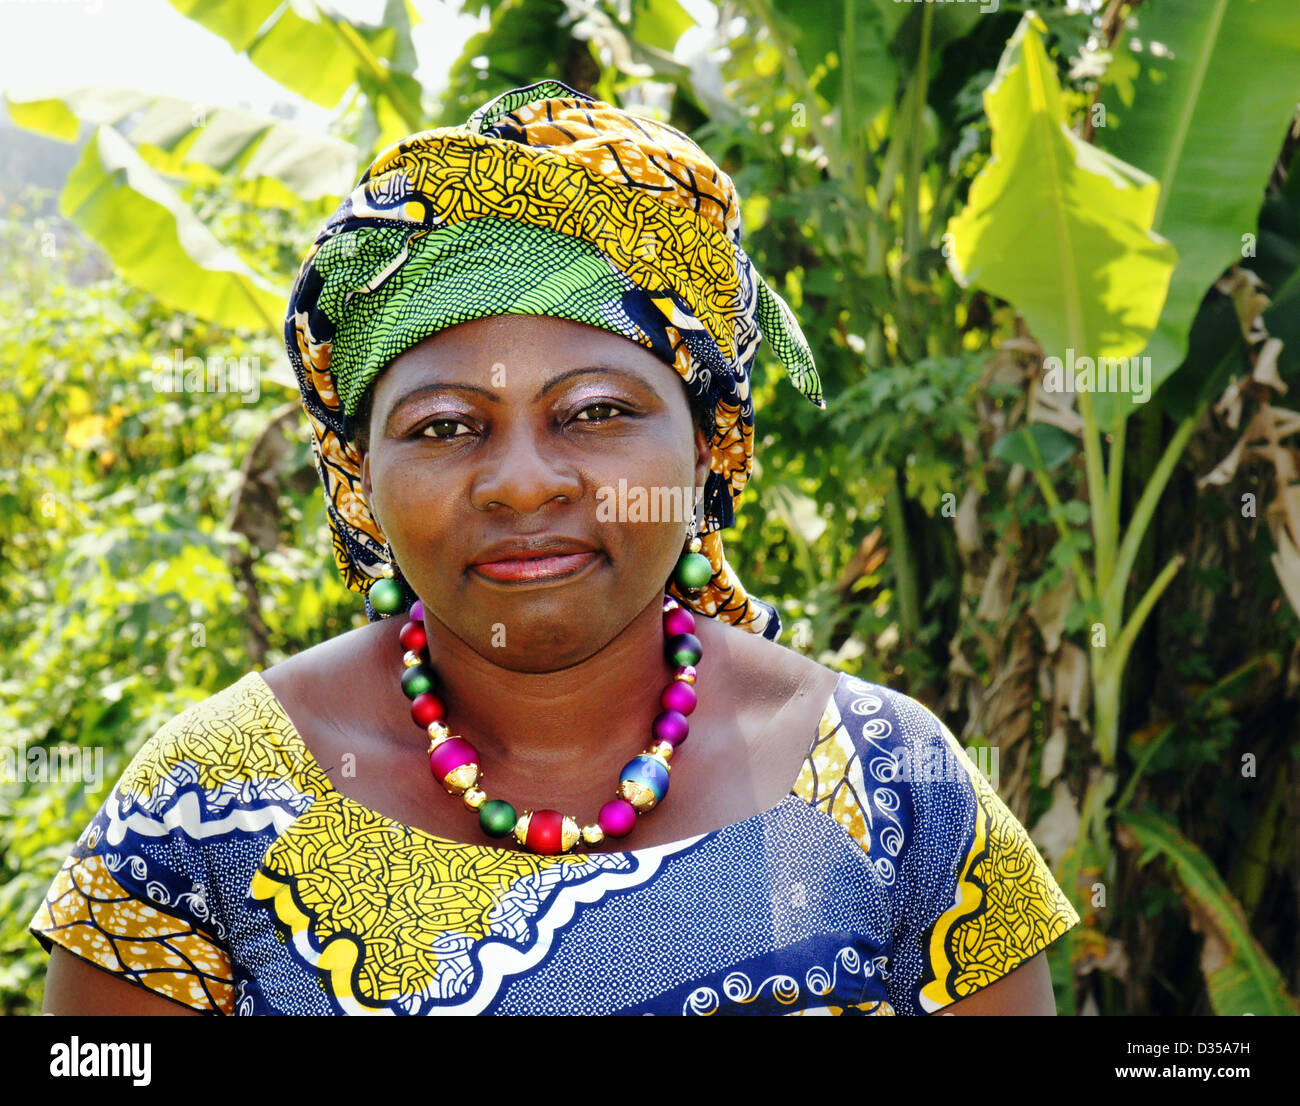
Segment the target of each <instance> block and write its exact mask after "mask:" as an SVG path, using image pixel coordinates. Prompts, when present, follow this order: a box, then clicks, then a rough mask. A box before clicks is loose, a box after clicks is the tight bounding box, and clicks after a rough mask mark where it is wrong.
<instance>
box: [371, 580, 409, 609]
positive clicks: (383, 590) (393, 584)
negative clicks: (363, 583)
mask: <svg viewBox="0 0 1300 1106" xmlns="http://www.w3.org/2000/svg"><path fill="white" fill-rule="evenodd" d="M370 605H371V606H372V607H374V608H375V610H377V611H378V612H379V613H380V614H395V613H396V612H397V609H398V608H399V607H401V605H402V588H401V586H400V585H399V584H398V582H397V581H396V580H391V579H388V578H384V579H381V580H376V581H375V582H374V583H373V584H371V585H370Z"/></svg>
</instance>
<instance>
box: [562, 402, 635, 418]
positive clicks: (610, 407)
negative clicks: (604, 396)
mask: <svg viewBox="0 0 1300 1106" xmlns="http://www.w3.org/2000/svg"><path fill="white" fill-rule="evenodd" d="M593 411H595V412H600V411H607V412H609V414H603V415H602V414H594V415H591V417H590V418H585V419H584V418H583V417H582V416H583V415H586V414H589V413H590V412H593ZM623 413H624V412H623V409H622V408H621V407H616V406H615V405H614V404H612V403H589V404H587V406H586V407H584V408H583V409H582V410H581V411H579V412H578V414H577V416H576V417H575V418H574V421H575V422H609V420H610V418H611V417H613V416H614V415H621V414H623Z"/></svg>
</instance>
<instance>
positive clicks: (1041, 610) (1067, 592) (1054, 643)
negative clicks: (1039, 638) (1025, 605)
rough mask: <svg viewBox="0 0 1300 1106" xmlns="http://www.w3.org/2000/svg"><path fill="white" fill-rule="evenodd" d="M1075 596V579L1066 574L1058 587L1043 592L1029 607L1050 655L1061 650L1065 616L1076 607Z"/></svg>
mask: <svg viewBox="0 0 1300 1106" xmlns="http://www.w3.org/2000/svg"><path fill="white" fill-rule="evenodd" d="M1074 596H1075V590H1074V577H1072V576H1071V575H1069V574H1068V573H1064V574H1062V576H1061V582H1060V583H1059V584H1057V585H1056V587H1054V588H1052V589H1051V590H1050V591H1045V592H1042V593H1041V594H1040V595H1039V596H1038V598H1037V599H1035V600H1034V601H1033V602H1032V603H1031V604H1030V605H1029V614H1030V616H1031V617H1032V618H1033V620H1034V622H1035V623H1037V625H1038V632H1039V633H1040V634H1042V635H1043V647H1044V648H1045V649H1046V651H1047V652H1048V653H1049V654H1051V653H1055V652H1056V650H1057V649H1058V648H1060V645H1061V633H1062V631H1063V630H1064V629H1065V616H1066V615H1067V614H1069V613H1070V608H1071V607H1072V606H1073V605H1074Z"/></svg>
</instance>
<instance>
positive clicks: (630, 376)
mask: <svg viewBox="0 0 1300 1106" xmlns="http://www.w3.org/2000/svg"><path fill="white" fill-rule="evenodd" d="M585 373H610V374H612V375H614V376H621V377H624V378H626V379H627V380H630V381H631V382H632V383H634V384H640V385H642V386H644V385H645V383H646V380H645V378H644V377H642V376H638V375H637V374H636V373H632V372H628V371H627V370H626V369H620V368H616V367H615V366H613V365H584V366H583V367H582V368H579V369H569V370H568V371H566V372H562V373H560V375H559V376H556V377H552V378H551V379H550V380H548V381H547V382H546V383H545V384H543V385H542V386H541V387H540V388H538V389H537V393H536V394H535V395H534V396H533V398H532V400H531V402H533V403H536V402H537V401H538V400H539V399H541V398H542V396H544V395H546V393H547V392H549V391H550V390H551V389H552V388H556V387H558V386H559V385H561V384H563V383H564V382H565V381H566V380H569V379H571V378H572V377H575V376H581V375H583V374H585ZM452 391H454V392H473V393H474V394H475V395H481V396H483V397H484V398H485V399H490V400H493V401H496V400H498V399H500V398H501V397H500V396H499V395H498V394H497V393H496V392H493V391H491V390H490V389H488V388H483V387H480V386H479V385H477V384H465V383H459V382H456V381H452V382H450V383H440V384H421V385H420V386H419V387H417V388H412V389H411V390H410V391H409V392H407V393H406V394H405V395H403V396H401V397H400V398H399V399H398V400H397V401H396V402H395V403H394V404H393V407H392V410H391V411H390V412H389V415H388V418H387V419H386V420H385V421H384V432H385V433H387V432H388V430H389V429H390V428H391V426H392V422H393V417H394V416H395V415H396V414H397V412H398V411H400V410H401V409H402V406H403V405H404V404H405V403H406V402H407V401H408V400H411V399H414V398H415V397H417V396H423V395H428V394H431V393H434V392H452Z"/></svg>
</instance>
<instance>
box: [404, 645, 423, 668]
mask: <svg viewBox="0 0 1300 1106" xmlns="http://www.w3.org/2000/svg"><path fill="white" fill-rule="evenodd" d="M402 663H403V664H404V665H406V667H407V668H414V667H415V666H416V665H417V664H419V663H420V654H419V653H412V652H411V650H409V649H408V650H407V651H406V652H405V653H403V654H402Z"/></svg>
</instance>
